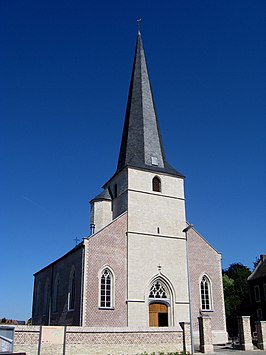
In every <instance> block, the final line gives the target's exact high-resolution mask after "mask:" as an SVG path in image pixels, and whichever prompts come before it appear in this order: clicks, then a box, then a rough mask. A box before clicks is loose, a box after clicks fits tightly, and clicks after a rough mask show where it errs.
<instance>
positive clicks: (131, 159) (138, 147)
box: [117, 31, 183, 177]
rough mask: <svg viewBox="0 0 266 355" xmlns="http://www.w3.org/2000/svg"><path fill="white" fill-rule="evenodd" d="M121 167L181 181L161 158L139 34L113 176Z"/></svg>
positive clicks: (163, 156)
mask: <svg viewBox="0 0 266 355" xmlns="http://www.w3.org/2000/svg"><path fill="white" fill-rule="evenodd" d="M125 166H132V167H138V168H144V169H151V170H155V171H162V172H166V173H170V174H174V175H178V176H182V177H183V175H182V174H180V173H179V172H177V171H176V170H175V169H174V168H172V167H171V166H170V165H169V164H168V163H167V161H166V158H165V154H164V148H163V143H162V138H161V134H160V129H159V125H158V120H157V115H156V112H155V107H154V101H153V96H152V90H151V84H150V80H149V74H148V70H147V64H146V59H145V54H144V49H143V44H142V39H141V33H140V31H138V36H137V44H136V50H135V58H134V64H133V69H132V76H131V82H130V87H129V94H128V102H127V109H126V117H125V123H124V129H123V135H122V141H121V147H120V154H119V159H118V165H117V172H118V171H120V170H122V169H123V168H124V167H125Z"/></svg>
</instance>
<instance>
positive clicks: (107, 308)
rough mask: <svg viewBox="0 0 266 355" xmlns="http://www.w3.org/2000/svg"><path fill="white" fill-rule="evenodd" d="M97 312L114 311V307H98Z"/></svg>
mask: <svg viewBox="0 0 266 355" xmlns="http://www.w3.org/2000/svg"><path fill="white" fill-rule="evenodd" d="M98 309H99V310H107V311H108V310H114V309H115V308H114V307H98Z"/></svg>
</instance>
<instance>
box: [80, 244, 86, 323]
mask: <svg viewBox="0 0 266 355" xmlns="http://www.w3.org/2000/svg"><path fill="white" fill-rule="evenodd" d="M84 264H85V243H84V238H83V247H82V256H81V285H80V306H79V309H80V315H79V326H80V327H82V326H83V324H82V320H83V312H84V309H83V308H84V306H85V305H84V304H83V302H84V268H85V265H84Z"/></svg>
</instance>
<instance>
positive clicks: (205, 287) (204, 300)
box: [200, 275, 211, 311]
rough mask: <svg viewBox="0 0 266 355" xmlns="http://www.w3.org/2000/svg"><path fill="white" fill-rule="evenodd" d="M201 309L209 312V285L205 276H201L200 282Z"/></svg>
mask: <svg viewBox="0 0 266 355" xmlns="http://www.w3.org/2000/svg"><path fill="white" fill-rule="evenodd" d="M200 297H201V309H202V310H203V311H209V310H211V284H210V280H209V279H208V277H207V276H205V275H204V276H203V277H202V279H201V282H200Z"/></svg>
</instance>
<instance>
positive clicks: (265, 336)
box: [256, 321, 266, 350]
mask: <svg viewBox="0 0 266 355" xmlns="http://www.w3.org/2000/svg"><path fill="white" fill-rule="evenodd" d="M256 328H257V333H258V344H257V346H258V348H259V349H261V350H266V321H260V322H256Z"/></svg>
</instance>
